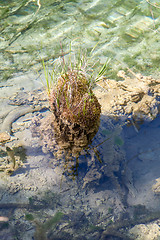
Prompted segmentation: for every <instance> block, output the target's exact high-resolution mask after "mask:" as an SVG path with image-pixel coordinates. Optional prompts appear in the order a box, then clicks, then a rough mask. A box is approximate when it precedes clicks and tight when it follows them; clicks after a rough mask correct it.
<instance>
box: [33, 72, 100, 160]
mask: <svg viewBox="0 0 160 240" xmlns="http://www.w3.org/2000/svg"><path fill="white" fill-rule="evenodd" d="M49 104H50V108H51V111H52V113H51V114H50V115H49V116H48V117H47V118H44V119H41V120H40V119H39V120H38V119H36V120H34V121H33V127H32V129H33V132H37V133H38V134H39V136H40V137H41V139H42V146H43V151H45V152H46V150H48V151H50V152H54V154H55V152H57V156H58V155H61V154H65V158H66V159H67V157H68V158H70V156H72V157H78V156H79V154H80V152H81V150H83V149H84V148H85V147H87V146H88V144H90V143H91V141H92V139H93V137H94V136H95V134H96V133H97V131H98V128H99V124H100V113H101V106H100V104H99V102H98V100H97V98H96V96H95V95H94V94H93V91H92V89H91V85H90V82H89V81H88V79H87V78H86V77H85V76H84V74H83V73H81V72H80V71H75V70H71V71H68V72H67V73H65V74H63V75H61V76H60V77H59V78H58V80H57V85H56V87H55V88H54V89H52V90H51V92H50V95H49ZM36 129H37V130H36Z"/></svg>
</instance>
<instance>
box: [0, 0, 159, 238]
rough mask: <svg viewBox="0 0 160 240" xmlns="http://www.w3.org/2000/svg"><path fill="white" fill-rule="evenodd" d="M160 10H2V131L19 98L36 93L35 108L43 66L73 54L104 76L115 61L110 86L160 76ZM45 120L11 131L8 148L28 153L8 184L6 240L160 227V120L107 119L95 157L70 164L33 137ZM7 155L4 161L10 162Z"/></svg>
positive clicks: (30, 6)
mask: <svg viewBox="0 0 160 240" xmlns="http://www.w3.org/2000/svg"><path fill="white" fill-rule="evenodd" d="M155 4H156V1H154V0H153V1H150V3H148V2H147V1H146V0H142V1H139V0H137V1H136V0H130V1H124V0H123V1H121V0H119V1H116V0H112V1H106V0H95V1H89V0H86V1H79V0H77V1H68V0H65V1H60V0H44V1H42V0H41V1H29V0H24V1H21V0H19V1H9V0H8V1H2V0H1V1H0V33H1V35H0V62H1V64H0V65H1V66H0V73H1V75H0V81H1V82H0V96H1V97H0V109H1V112H0V116H1V119H0V120H1V121H0V124H1V126H2V122H3V121H4V118H5V116H7V114H8V113H9V112H10V111H12V110H14V109H15V108H16V107H17V105H16V104H15V102H14V104H13V103H12V104H11V98H12V99H13V98H15V99H18V100H19V98H18V97H16V96H17V95H16V94H17V93H22V95H23V94H24V96H25V92H27V94H28V92H30V95H29V96H28V95H27V96H26V97H24V100H25V101H27V100H28V99H32V92H33V90H36V89H39V88H41V87H42V84H41V80H42V81H45V80H44V78H45V77H44V73H43V67H42V59H43V60H44V62H45V64H46V65H48V67H49V68H50V67H53V65H54V61H55V60H56V59H58V58H59V57H61V56H62V55H65V61H66V62H67V61H68V60H69V52H70V48H71V51H72V57H73V59H74V58H77V56H78V54H79V52H80V53H84V55H85V56H86V59H89V58H90V56H92V58H90V66H94V75H95V76H96V75H97V74H98V71H99V70H100V69H101V67H102V65H103V64H104V63H105V62H106V61H107V60H108V59H110V61H109V64H108V66H107V71H106V73H105V74H106V77H107V78H114V79H118V77H117V72H118V71H119V70H122V69H123V70H125V71H127V69H128V68H129V69H132V71H133V72H135V73H138V72H140V73H143V74H147V75H150V74H152V75H153V76H158V74H159V56H160V46H159V40H160V39H159V38H160V32H159V31H160V29H159V21H160V18H159V15H160V14H159V13H160V6H158V4H157V5H155ZM92 50H93V51H92ZM91 53H92V54H91ZM90 66H89V67H90ZM22 99H23V97H22ZM34 101H36V95H34V98H33V99H32V100H31V104H32V103H33V102H34ZM23 104H24V103H21V104H20V105H22V106H23ZM29 104H30V103H29ZM37 114H38V113H29V114H27V115H25V116H22V117H20V118H18V120H17V121H15V123H14V124H13V126H12V130H13V135H14V137H17V138H18V139H19V140H18V141H17V140H14V141H13V142H12V143H10V144H9V145H8V146H10V147H11V148H14V147H18V146H20V147H21V146H23V148H24V149H25V154H26V157H25V158H26V159H25V162H24V166H22V167H21V168H19V169H18V170H16V171H15V173H13V175H11V176H7V175H3V174H2V175H1V180H0V181H1V187H0V190H1V193H0V215H1V216H7V217H8V218H9V222H6V223H5V222H0V229H1V233H0V238H1V239H8V240H10V239H23V240H25V239H26V240H29V239H36V240H37V239H38V240H39V239H54V240H55V239H92V240H93V239H95V240H96V239H129V235H128V232H127V231H128V230H127V227H128V228H131V227H132V226H134V225H135V224H137V223H147V222H149V221H151V220H155V219H158V218H159V217H160V209H159V196H158V195H156V194H155V193H154V192H153V189H152V186H153V185H154V184H155V183H156V179H157V178H159V138H158V136H159V126H160V123H159V118H158V117H157V118H156V119H155V120H154V121H152V122H151V123H146V124H143V125H138V127H136V128H135V126H133V125H131V126H130V127H128V126H126V125H124V124H123V122H116V121H113V120H110V118H109V117H110V116H106V115H105V113H103V114H102V115H101V124H100V129H99V132H98V133H97V135H96V137H95V139H94V140H93V143H92V145H91V146H90V149H88V151H87V152H85V154H84V155H83V156H81V157H80V158H79V160H78V162H76V163H75V162H74V163H72V162H70V163H68V162H67V161H66V162H62V161H61V160H60V159H58V160H57V159H55V158H54V156H53V155H52V154H49V153H46V154H44V153H43V152H42V149H41V146H40V140H39V139H38V138H33V137H32V134H31V130H30V123H31V120H32V119H33V117H34V116H36V115H37ZM41 114H42V117H45V116H46V115H47V114H48V110H43V111H42V113H41ZM137 129H138V131H137ZM16 141H17V142H16ZM17 144H18V146H17ZM1 147H2V150H1V152H0V154H1V160H2V161H3V159H5V160H6V159H7V153H6V152H5V148H4V146H1ZM16 149H17V148H16ZM23 154H24V152H23ZM16 156H17V155H16ZM1 164H2V163H1ZM72 164H73V165H72ZM69 175H70V176H69ZM157 187H158V186H157ZM137 209H138V210H137ZM126 222H128V223H126ZM127 224H128V225H127ZM125 227H126V229H125ZM119 229H121V231H119ZM159 235H160V233H159ZM135 239H136V238H135Z"/></svg>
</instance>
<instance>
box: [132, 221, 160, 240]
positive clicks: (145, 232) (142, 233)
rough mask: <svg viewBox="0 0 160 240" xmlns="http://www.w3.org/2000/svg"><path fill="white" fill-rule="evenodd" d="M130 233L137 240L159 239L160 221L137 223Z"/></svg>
mask: <svg viewBox="0 0 160 240" xmlns="http://www.w3.org/2000/svg"><path fill="white" fill-rule="evenodd" d="M129 233H130V236H131V237H134V238H133V239H137V240H154V239H159V236H160V227H159V221H158V222H153V223H148V224H139V225H136V226H134V227H133V228H131V229H130V230H129Z"/></svg>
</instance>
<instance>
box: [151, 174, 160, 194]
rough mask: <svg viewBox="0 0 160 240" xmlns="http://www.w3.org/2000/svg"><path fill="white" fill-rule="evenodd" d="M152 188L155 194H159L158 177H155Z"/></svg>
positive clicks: (159, 182)
mask: <svg viewBox="0 0 160 240" xmlns="http://www.w3.org/2000/svg"><path fill="white" fill-rule="evenodd" d="M152 190H153V192H154V193H155V194H158V195H159V194H160V178H157V179H156V183H155V184H154V185H153V186H152Z"/></svg>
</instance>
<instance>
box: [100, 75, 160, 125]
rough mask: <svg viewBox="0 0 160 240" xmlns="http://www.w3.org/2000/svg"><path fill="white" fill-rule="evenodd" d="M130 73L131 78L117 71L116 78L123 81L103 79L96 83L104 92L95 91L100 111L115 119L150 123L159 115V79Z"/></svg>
mask: <svg viewBox="0 0 160 240" xmlns="http://www.w3.org/2000/svg"><path fill="white" fill-rule="evenodd" d="M131 73H132V75H133V76H134V77H133V78H132V77H129V76H127V75H126V73H125V72H124V71H119V72H118V77H120V78H121V79H123V80H121V81H115V80H110V79H103V80H101V81H99V82H98V85H99V86H100V87H101V89H103V90H105V91H103V92H102V91H100V92H99V93H98V91H97V94H98V95H99V97H98V99H99V102H100V104H101V105H102V106H103V108H102V110H103V111H105V112H107V113H108V114H109V115H110V116H112V117H113V118H116V119H117V118H118V119H120V118H121V119H123V120H126V119H128V118H132V119H134V120H135V121H152V120H153V119H155V118H156V116H157V114H158V113H159V105H160V88H159V84H160V79H157V80H156V79H153V78H152V77H150V76H143V75H141V74H135V73H133V72H132V71H131ZM105 102H106V103H107V104H105Z"/></svg>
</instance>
